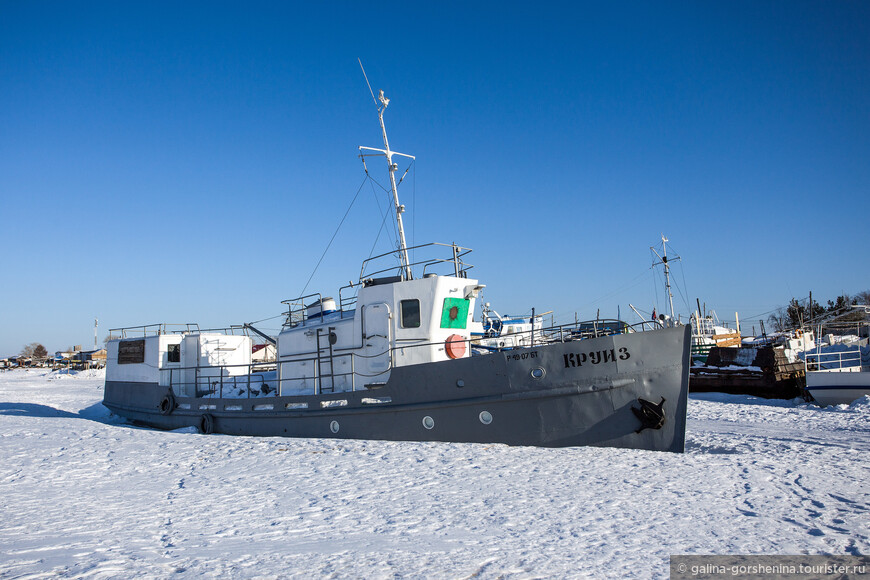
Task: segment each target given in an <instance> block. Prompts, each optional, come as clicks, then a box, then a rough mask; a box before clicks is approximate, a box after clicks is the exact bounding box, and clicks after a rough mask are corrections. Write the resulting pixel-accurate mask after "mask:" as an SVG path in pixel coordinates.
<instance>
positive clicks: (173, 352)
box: [166, 344, 181, 362]
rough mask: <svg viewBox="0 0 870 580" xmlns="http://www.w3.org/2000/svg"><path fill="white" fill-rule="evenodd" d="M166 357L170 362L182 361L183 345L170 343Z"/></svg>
mask: <svg viewBox="0 0 870 580" xmlns="http://www.w3.org/2000/svg"><path fill="white" fill-rule="evenodd" d="M166 357H167V358H166V360H167V361H168V362H181V345H180V344H170V345H169V347H168V348H167V349H166Z"/></svg>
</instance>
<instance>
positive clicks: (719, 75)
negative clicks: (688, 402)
mask: <svg viewBox="0 0 870 580" xmlns="http://www.w3.org/2000/svg"><path fill="white" fill-rule="evenodd" d="M358 57H359V58H361V59H362V61H363V63H364V65H365V66H366V70H367V72H368V75H369V79H370V80H371V82H372V86H373V88H374V89H375V91H377V90H378V89H384V90H385V92H386V95H387V97H389V98H390V99H391V100H392V102H391V104H390V106H389V109H388V110H387V112H386V122H387V129H388V132H389V136H390V142H391V145H392V147H393V149H395V150H397V151H402V152H405V153H409V154H412V155H416V156H417V163H416V164H415V167H414V171H413V172H412V174H411V176H410V177H409V178H408V180H406V182H405V185H403V186H402V189H401V190H400V194H401V196H402V200H403V202H404V203H405V204H406V205H407V206H408V214H406V219H407V220H408V225H409V230H410V232H409V237H410V238H412V239H413V240H414V241H415V242H417V243H422V242H425V241H442V242H453V241H455V242H457V243H459V244H462V245H464V246H468V247H471V248H474V250H475V252H474V254H473V255H472V257H473V260H472V262H473V263H474V264H476V266H477V267H476V269H475V270H474V273H475V274H476V275H477V276H478V277H479V278H480V279H481V281H482V282H483V283H485V284H487V289H486V290H485V292H484V298H485V300H487V301H489V302H491V303H492V304H493V306H494V307H495V308H496V309H497V310H499V311H502V312H510V313H521V312H525V311H528V310H529V309H530V308H531V307H533V306H534V307H536V308H537V309H538V311H539V312H541V311H544V310H551V309H552V310H555V311H556V313H557V314H558V315H559V319H561V320H567V319H573V316H574V312H575V311H576V312H577V313H578V315H579V316H580V317H581V318H591V317H594V316H595V314H596V311H597V310H598V309H600V310H601V313H602V316H615V315H616V313H617V309H618V308H619V310H620V311H621V313H622V316H623V318H626V319H629V320H634V316H633V314H631V313H630V312H629V311H628V303H629V302H631V303H633V304H635V305H636V306H638V307H640V308H642V309H644V310H646V311H649V310H651V309H652V306H653V305H654V304H658V310H659V311H660V312H661V311H663V310H664V308H665V301H664V297H663V291H662V290H661V289H660V288H659V287H658V285H657V282H656V278H655V277H654V274H653V271H652V270H651V269H650V266H651V254H650V251H649V246H651V245H654V244H656V243H658V241H659V237H660V235H661V233H662V232H664V233H665V234H666V235H667V236H668V237H669V238H670V239H671V242H672V244H673V248H674V250H675V251H676V252H678V253H679V254H680V255H681V257H682V262H681V263H680V264H679V265H678V266H677V267H675V274H676V276H675V278H676V282H677V283H678V284H679V286H680V287H681V290H682V291H683V292H684V293H685V296H683V295H681V294H680V293H675V294H676V297H675V301H676V306H677V310H678V311H680V312H683V313H684V314H685V313H687V312H688V310H689V307H688V306H687V303H688V304H692V305H693V304H694V300H695V298H696V297H697V298H700V299H701V301H702V302H704V303H706V305H707V307H708V308H714V309H715V310H716V311H717V312H718V313H719V315H720V316H721V317H722V318H725V319H733V317H734V314H733V313H734V311H739V312H740V316H741V319H742V320H743V321H749V322H752V321H753V319H757V318H758V317H764V318H766V315H767V313H768V312H769V311H770V310H772V309H774V308H776V307H777V306H781V305H784V304H786V303H787V302H788V300H789V299H790V298H791V297H793V296H796V297H803V296H806V294H807V293H808V292H809V291H813V294H814V297H816V298H820V299H822V300H827V299H829V298H834V297H836V295H838V294H840V293H841V292H847V293H854V292H859V291H862V290H867V289H870V275H868V272H870V267H868V266H870V258H868V256H870V252H868V250H867V241H868V237H870V236H868V232H867V229H868V228H867V224H868V215H870V211H868V210H870V195H868V193H870V4H868V3H866V2H809V3H808V2H792V1H788V2H757V1H750V2H732V1H729V2H721V3H715V2H686V3H665V4H662V3H648V2H638V3H601V2H596V3H583V2H571V3H527V2H524V3H513V4H512V3H504V2H498V3H489V4H484V3H465V2H463V3H459V2H456V3H437V4H430V5H428V6H425V7H419V6H415V5H414V3H407V2H402V3H388V4H378V3H359V2H338V3H331V4H326V3H317V2H305V3H301V2H300V3H274V4H273V3H266V4H264V3H257V2H246V3H225V2H203V3H193V2H180V3H179V2H173V3H162V2H143V3H137V2H105V3H102V2H25V1H9V0H5V1H2V2H0V201H2V207H0V247H2V249H3V256H4V257H3V261H2V264H3V266H2V269H0V272H2V273H0V356H7V355H11V354H15V353H17V352H18V351H19V350H20V349H21V347H22V346H23V345H25V344H27V343H30V342H34V341H38V342H42V343H43V344H44V345H45V346H46V347H47V348H48V349H49V350H50V351H54V350H59V349H63V348H65V347H67V346H69V345H73V344H84V345H87V344H91V343H92V341H93V319H94V317H99V319H100V326H101V328H100V341H101V342H102V339H103V337H104V336H105V335H106V333H107V331H108V329H109V328H114V327H119V326H127V325H134V324H148V323H154V322H199V323H200V325H202V326H204V327H205V326H223V325H229V324H235V323H241V322H244V321H252V320H260V319H264V318H267V317H270V316H273V315H277V314H279V313H280V311H281V305H280V301H281V300H283V299H288V298H293V297H295V296H297V295H299V293H300V292H301V291H302V289H303V287H304V286H305V282H306V280H307V279H308V277H309V276H310V275H311V273H312V271H313V269H314V267H315V265H316V264H317V261H318V259H319V258H320V255H321V253H322V252H323V249H324V248H325V247H326V244H327V243H328V242H329V240H330V238H331V236H332V234H333V232H334V231H335V228H336V226H337V225H338V222H339V221H340V219H341V217H342V215H344V212H345V210H346V209H347V207H348V205H349V204H350V201H351V199H353V197H354V195H355V193H356V192H357V190H358V188H359V186H360V184H361V183H362V182H363V177H364V174H363V172H362V167H361V164H360V162H359V160H358V159H357V153H358V152H357V146H359V145H369V146H379V145H380V135H379V128H378V125H377V116H376V109H375V107H374V105H373V103H372V101H371V97H370V96H369V93H368V89H367V87H366V85H365V82H364V80H363V78H362V74H361V73H360V70H359V65H358V64H357V58H358ZM378 168H380V164H378ZM367 187H368V186H367ZM381 203H382V204H383V196H381ZM379 223H380V218H379V217H378V210H377V207H376V204H375V201H374V199H373V194H372V193H371V191H370V190H369V189H366V190H364V191H363V193H362V194H361V195H360V198H359V199H358V200H357V202H356V204H355V205H354V207H353V209H352V210H351V212H350V214H349V215H348V218H347V221H346V222H345V226H344V227H343V228H342V230H341V231H340V232H339V234H338V236H337V237H336V239H335V242H334V243H333V246H332V249H331V250H330V252H329V253H328V254H327V256H326V258H325V259H324V261H323V264H322V265H321V266H320V268H319V269H318V271H317V273H316V275H315V277H314V279H313V281H312V283H311V285H310V287H309V291H320V292H322V293H324V294H325V295H336V293H337V290H338V288H339V287H340V286H342V285H344V284H346V283H347V282H348V281H349V280H350V279H355V278H356V276H357V275H358V272H359V264H360V262H361V261H362V260H363V259H364V258H366V257H368V255H369V251H370V249H371V247H372V244H373V242H374V240H375V236H376V235H377V231H378V226H379ZM381 240H382V242H383V240H384V238H383V237H382V238H381ZM379 249H380V250H385V249H386V246H385V245H384V244H383V243H381V244H380V247H379ZM557 320H558V319H557ZM264 326H265V327H267V328H274V327H276V326H277V324H276V323H275V322H274V321H271V322H270V323H264Z"/></svg>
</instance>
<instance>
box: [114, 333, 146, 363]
mask: <svg viewBox="0 0 870 580" xmlns="http://www.w3.org/2000/svg"><path fill="white" fill-rule="evenodd" d="M143 362H145V340H144V339H143V340H122V341H121V342H119V343H118V364H119V365H129V364H141V363H143Z"/></svg>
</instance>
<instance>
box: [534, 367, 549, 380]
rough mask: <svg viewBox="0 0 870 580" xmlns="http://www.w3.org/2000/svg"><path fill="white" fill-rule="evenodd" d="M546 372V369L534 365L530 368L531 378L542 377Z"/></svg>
mask: <svg viewBox="0 0 870 580" xmlns="http://www.w3.org/2000/svg"><path fill="white" fill-rule="evenodd" d="M546 374H547V371H545V370H544V369H543V368H541V367H535V368H533V369H532V378H533V379H543V378H544V375H546Z"/></svg>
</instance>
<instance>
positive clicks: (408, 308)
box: [399, 298, 420, 328]
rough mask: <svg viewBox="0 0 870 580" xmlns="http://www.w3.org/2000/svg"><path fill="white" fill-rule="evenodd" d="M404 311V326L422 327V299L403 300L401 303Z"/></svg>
mask: <svg viewBox="0 0 870 580" xmlns="http://www.w3.org/2000/svg"><path fill="white" fill-rule="evenodd" d="M399 304H400V307H401V312H402V328H420V301H419V300H417V299H416V298H415V299H413V300H402V301H401V302H400V303H399Z"/></svg>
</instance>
